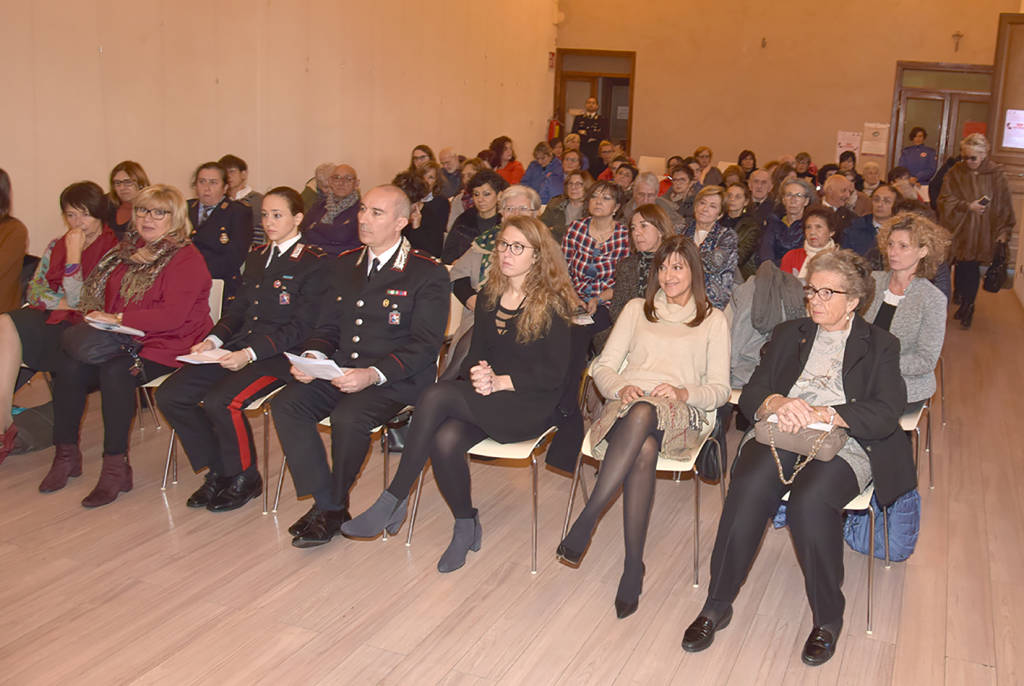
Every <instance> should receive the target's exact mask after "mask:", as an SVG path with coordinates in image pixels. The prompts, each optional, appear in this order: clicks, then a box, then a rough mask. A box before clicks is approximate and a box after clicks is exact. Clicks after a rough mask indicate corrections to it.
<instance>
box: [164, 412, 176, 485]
mask: <svg viewBox="0 0 1024 686" xmlns="http://www.w3.org/2000/svg"><path fill="white" fill-rule="evenodd" d="M172 457H174V459H175V461H177V457H176V456H175V455H174V427H171V440H170V441H169V442H168V443H167V462H165V463H164V480H163V483H161V484H160V490H161V491H166V490H167V476H168V475H169V474H170V473H171V458H172ZM175 481H177V478H175Z"/></svg>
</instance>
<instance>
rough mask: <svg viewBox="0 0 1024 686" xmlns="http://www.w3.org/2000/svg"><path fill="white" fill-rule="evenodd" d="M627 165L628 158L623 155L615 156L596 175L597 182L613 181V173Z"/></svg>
mask: <svg viewBox="0 0 1024 686" xmlns="http://www.w3.org/2000/svg"><path fill="white" fill-rule="evenodd" d="M624 164H625V165H628V164H629V158H628V157H626V156H625V155H617V156H615V157H613V158H612V161H611V162H609V163H608V166H607V167H605V168H604V171H602V172H601V173H600V174H598V175H597V180H598V181H614V180H615V172H617V171H618V170H619V167H621V166H622V165H624Z"/></svg>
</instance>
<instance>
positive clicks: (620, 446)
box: [558, 236, 729, 618]
mask: <svg viewBox="0 0 1024 686" xmlns="http://www.w3.org/2000/svg"><path fill="white" fill-rule="evenodd" d="M651 273H652V274H657V276H658V278H657V279H650V281H649V283H648V286H647V297H646V299H640V298H636V299H634V300H631V301H629V302H628V303H626V306H625V308H624V309H623V310H622V314H620V315H619V318H618V320H617V321H616V323H615V328H614V329H613V330H612V333H611V336H610V337H609V338H608V343H607V344H606V345H605V347H604V350H603V352H602V353H601V355H600V357H598V358H597V359H596V360H594V363H593V364H592V365H591V374H592V375H593V377H594V382H595V383H596V384H597V388H598V390H600V391H601V393H602V395H604V397H605V398H608V399H609V400H608V402H607V403H606V405H605V408H604V412H603V413H602V415H601V417H600V418H599V419H598V420H597V421H596V422H594V425H593V426H592V427H591V429H590V443H591V445H592V446H593V448H594V454H595V455H596V456H598V457H602V456H603V459H604V462H603V464H602V466H601V472H600V474H599V475H598V478H597V483H596V484H595V485H594V493H593V495H592V496H591V498H590V500H589V501H588V502H587V505H586V507H584V508H583V512H581V513H580V516H579V518H578V519H577V520H576V522H575V523H574V524H573V526H572V529H570V530H569V534H568V536H566V537H565V540H563V541H562V543H561V544H560V545H559V546H558V557H559V558H560V559H561V560H563V561H564V562H566V563H568V564H570V565H572V566H577V565H579V562H580V560H581V559H582V557H583V553H584V552H585V551H586V549H587V546H589V545H590V537H591V535H592V534H593V532H594V528H595V527H596V526H597V520H598V519H599V518H600V516H601V513H602V512H604V510H605V508H606V507H607V506H608V503H610V502H611V500H612V498H614V497H615V494H616V493H618V490H619V488H620V487H621V488H622V503H623V529H624V533H625V545H626V555H625V563H624V565H623V573H622V578H621V579H620V581H619V589H618V592H617V593H616V596H615V610H616V613H617V614H618V616H619V618H622V617H627V616H629V615H630V614H632V613H633V612H635V611H636V608H637V605H638V603H639V598H640V592H641V590H642V588H643V577H644V564H643V549H644V543H645V541H646V539H647V525H648V522H649V521H650V512H651V502H652V500H653V498H654V484H655V467H656V465H657V463H658V457H659V455H661V456H664V457H668V458H671V457H672V456H674V455H678V454H680V453H682V452H683V451H685V450H686V449H688V448H691V447H693V446H694V445H696V444H697V443H698V442H699V441H700V440H701V439H702V438H703V437H704V436H706V435H708V434H709V433H710V432H711V430H712V429H713V428H714V417H715V408H717V407H718V406H720V405H722V404H723V403H724V402H725V401H726V399H727V398H728V397H729V326H728V324H727V323H726V319H725V316H724V315H723V314H722V312H721V311H719V310H716V309H715V308H714V307H712V306H711V304H710V303H709V302H708V298H707V295H706V294H705V291H704V273H703V269H702V267H701V260H700V254H699V252H698V251H697V246H696V245H694V243H693V241H691V240H690V239H689V238H686V237H685V236H674V237H672V238H669V239H668V240H666V241H665V242H664V243H662V245H661V247H660V248H659V249H658V252H657V253H656V254H655V256H654V261H653V263H652V265H651Z"/></svg>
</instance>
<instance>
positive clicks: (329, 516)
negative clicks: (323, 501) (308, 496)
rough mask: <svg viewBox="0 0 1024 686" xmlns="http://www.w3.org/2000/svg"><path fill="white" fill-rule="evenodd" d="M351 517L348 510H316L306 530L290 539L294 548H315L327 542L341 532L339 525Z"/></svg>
mask: <svg viewBox="0 0 1024 686" xmlns="http://www.w3.org/2000/svg"><path fill="white" fill-rule="evenodd" d="M350 519H352V515H350V514H349V513H348V510H328V511H326V512H324V511H321V510H317V511H316V514H315V515H313V517H312V518H311V519H310V520H309V524H307V525H306V530H305V531H303V532H302V533H300V534H298V535H297V536H296V537H295V538H293V539H292V545H293V546H295V547H296V548H315V547H316V546H318V545H323V544H325V543H329V542H330V540H331V539H332V538H334V537H335V535H337V534H339V533H341V525H342V524H344V523H345V522H347V521H348V520H350Z"/></svg>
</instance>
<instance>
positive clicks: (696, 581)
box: [693, 469, 700, 588]
mask: <svg viewBox="0 0 1024 686" xmlns="http://www.w3.org/2000/svg"><path fill="white" fill-rule="evenodd" d="M693 505H694V510H695V518H694V526H693V587H694V588H697V587H698V586H700V478H698V476H697V470H696V469H694V470H693Z"/></svg>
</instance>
